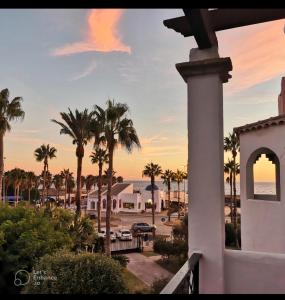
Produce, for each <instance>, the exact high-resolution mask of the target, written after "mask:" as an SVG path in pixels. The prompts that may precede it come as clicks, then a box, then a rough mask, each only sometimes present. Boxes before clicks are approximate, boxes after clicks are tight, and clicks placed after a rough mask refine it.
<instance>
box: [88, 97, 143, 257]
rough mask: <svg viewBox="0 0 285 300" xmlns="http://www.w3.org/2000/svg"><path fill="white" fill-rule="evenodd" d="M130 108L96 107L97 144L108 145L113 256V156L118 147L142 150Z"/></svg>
mask: <svg viewBox="0 0 285 300" xmlns="http://www.w3.org/2000/svg"><path fill="white" fill-rule="evenodd" d="M128 112H129V107H128V105H127V104H122V103H115V101H114V100H113V101H111V100H108V101H107V108H106V109H105V110H104V109H102V108H101V107H100V106H98V105H96V106H95V114H96V123H95V126H94V130H93V132H94V135H95V142H96V144H97V145H100V144H103V145H106V148H107V151H108V160H109V167H108V188H107V209H106V254H107V255H108V256H110V255H111V250H110V219H111V190H112V179H113V156H114V151H115V149H116V147H117V146H118V145H120V146H121V147H122V148H125V149H126V150H127V151H128V152H129V153H130V152H131V151H132V149H133V148H134V146H137V147H138V148H140V141H139V138H138V135H137V132H136V129H135V128H134V126H133V121H132V120H131V119H129V118H128V116H127V113H128Z"/></svg>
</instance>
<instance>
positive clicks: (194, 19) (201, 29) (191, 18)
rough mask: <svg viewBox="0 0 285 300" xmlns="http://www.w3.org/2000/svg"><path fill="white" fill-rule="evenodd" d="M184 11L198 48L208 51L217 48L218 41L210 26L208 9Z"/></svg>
mask: <svg viewBox="0 0 285 300" xmlns="http://www.w3.org/2000/svg"><path fill="white" fill-rule="evenodd" d="M183 11H184V14H185V17H186V18H187V21H188V23H189V25H190V27H191V28H192V30H193V35H194V38H195V40H196V42H197V44H198V47H199V48H200V49H206V48H211V47H212V46H217V45H218V40H217V37H216V34H215V32H214V30H213V28H212V25H211V24H210V20H209V11H208V9H183Z"/></svg>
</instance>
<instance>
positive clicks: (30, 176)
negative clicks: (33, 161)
mask: <svg viewBox="0 0 285 300" xmlns="http://www.w3.org/2000/svg"><path fill="white" fill-rule="evenodd" d="M36 177H37V176H36V175H35V173H34V172H27V174H26V180H27V189H28V197H29V202H31V189H32V188H33V187H34V186H35V182H36Z"/></svg>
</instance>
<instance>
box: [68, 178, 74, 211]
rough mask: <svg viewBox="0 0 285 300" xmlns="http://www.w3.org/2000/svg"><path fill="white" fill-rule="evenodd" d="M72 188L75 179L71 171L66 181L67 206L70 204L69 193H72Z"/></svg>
mask: <svg viewBox="0 0 285 300" xmlns="http://www.w3.org/2000/svg"><path fill="white" fill-rule="evenodd" d="M74 188H75V180H74V177H73V173H70V176H69V177H68V181H67V193H68V206H69V207H70V204H71V198H70V194H71V193H73V189H74Z"/></svg>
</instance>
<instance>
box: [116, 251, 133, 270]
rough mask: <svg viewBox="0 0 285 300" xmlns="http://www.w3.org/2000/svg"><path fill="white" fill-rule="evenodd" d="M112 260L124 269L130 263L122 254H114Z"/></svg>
mask: <svg viewBox="0 0 285 300" xmlns="http://www.w3.org/2000/svg"><path fill="white" fill-rule="evenodd" d="M112 258H113V259H114V260H116V261H117V262H119V264H120V265H121V266H122V267H123V268H126V267H127V264H128V263H129V262H130V260H129V258H128V257H127V256H126V255H123V254H114V255H112Z"/></svg>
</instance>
